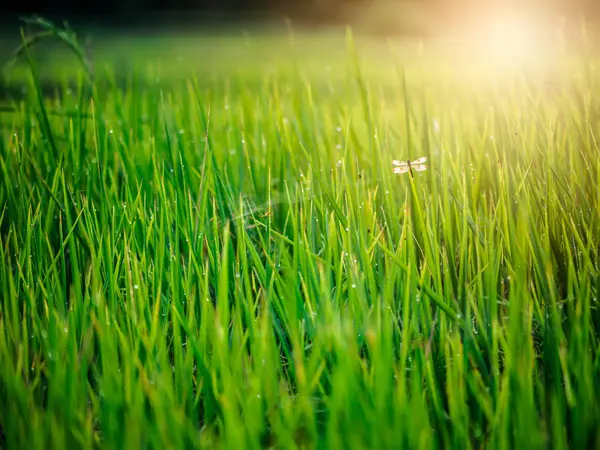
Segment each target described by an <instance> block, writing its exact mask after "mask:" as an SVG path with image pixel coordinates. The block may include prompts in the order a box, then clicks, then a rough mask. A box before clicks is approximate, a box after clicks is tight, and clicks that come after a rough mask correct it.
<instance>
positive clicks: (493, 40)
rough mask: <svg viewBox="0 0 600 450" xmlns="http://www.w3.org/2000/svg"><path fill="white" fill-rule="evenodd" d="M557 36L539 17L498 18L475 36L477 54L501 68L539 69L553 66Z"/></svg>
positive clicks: (487, 21) (482, 25)
mask: <svg viewBox="0 0 600 450" xmlns="http://www.w3.org/2000/svg"><path fill="white" fill-rule="evenodd" d="M556 37H557V34H556V33H552V29H551V28H550V27H548V26H547V24H546V23H545V22H544V21H543V20H539V19H538V20H536V18H535V17H531V16H529V17H511V16H496V17H493V18H490V19H488V20H486V21H483V22H482V23H481V24H480V25H479V26H478V27H477V29H476V30H475V33H474V36H472V39H473V41H472V43H473V44H474V46H475V49H476V53H477V54H478V55H479V56H480V57H481V58H482V60H483V61H486V62H488V63H491V64H492V65H494V66H495V67H497V68H499V69H500V68H510V67H515V66H519V67H522V66H529V67H535V66H539V65H545V64H546V63H548V62H549V56H550V53H551V52H555V51H556V50H557V49H558V47H557V45H556V44H557V43H558V42H557V41H556Z"/></svg>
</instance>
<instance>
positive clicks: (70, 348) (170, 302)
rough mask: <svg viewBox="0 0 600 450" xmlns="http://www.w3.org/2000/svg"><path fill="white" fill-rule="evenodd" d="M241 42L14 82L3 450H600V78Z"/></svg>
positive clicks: (37, 61) (6, 206) (0, 164)
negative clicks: (421, 167) (400, 162)
mask: <svg viewBox="0 0 600 450" xmlns="http://www.w3.org/2000/svg"><path fill="white" fill-rule="evenodd" d="M236 34H237V36H235V35H236ZM239 34H240V33H236V32H233V33H232V36H233V37H231V35H227V34H226V33H224V34H222V35H220V36H215V37H210V36H206V37H187V38H186V37H181V36H178V37H173V38H168V37H155V38H154V39H155V40H152V39H150V38H148V37H144V38H135V37H130V38H127V37H123V36H108V37H107V36H104V37H103V38H102V39H101V40H100V42H96V44H95V45H94V46H93V49H94V52H93V55H92V61H93V76H94V78H93V85H92V86H91V96H92V98H90V96H89V94H90V92H89V91H88V90H87V84H86V82H85V73H84V72H83V70H82V69H81V67H80V66H79V65H78V64H77V62H76V58H75V57H74V56H73V55H72V54H69V53H68V52H61V51H59V50H58V48H60V47H57V46H52V47H51V48H53V49H54V50H53V51H52V52H50V51H45V52H44V51H43V48H42V47H38V48H37V49H36V48H31V49H29V50H28V51H27V52H25V53H24V54H23V55H22V59H21V61H22V63H21V64H18V65H17V66H15V67H13V70H12V71H11V72H10V73H8V74H7V78H6V80H5V86H14V85H17V86H25V89H22V90H19V91H11V92H10V93H9V94H10V95H7V96H6V98H5V104H6V105H8V106H7V109H6V110H5V111H4V112H3V113H2V114H1V115H0V123H1V126H2V135H1V137H0V172H1V173H2V176H1V177H0V205H1V208H0V233H1V236H2V241H1V242H2V245H1V248H0V253H1V257H0V292H2V295H1V296H0V305H1V306H0V359H1V360H2V364H0V439H2V441H0V442H1V445H2V446H5V447H7V448H41V447H44V448H46V447H51V448H64V447H67V446H68V447H76V448H78V447H83V448H95V447H100V446H102V447H106V448H124V447H127V448H138V447H139V448H163V447H169V448H196V447H202V448H204V447H230V448H262V447H275V448H294V447H305V448H442V447H443V448H461V449H463V448H481V447H486V448H594V447H598V446H600V434H599V433H598V431H597V423H598V420H599V419H600V408H599V406H598V404H599V402H598V394H597V392H596V389H598V387H599V381H600V378H599V375H600V357H599V355H600V352H599V349H598V337H597V336H598V334H597V329H598V326H599V325H600V323H599V318H600V316H599V312H598V304H597V298H598V295H599V291H600V277H599V273H598V270H599V266H598V263H599V262H598V252H599V251H600V246H599V243H598V240H599V237H600V190H599V189H598V185H599V182H600V151H599V149H598V146H597V138H596V136H597V133H598V130H599V126H600V123H599V114H600V108H599V107H598V101H597V99H596V97H595V95H594V92H596V91H597V88H598V80H597V76H596V75H595V69H594V68H595V64H596V60H595V59H593V58H592V57H589V56H588V57H586V58H581V55H579V54H577V53H572V54H566V55H565V54H563V55H562V56H560V58H558V57H557V58H554V59H552V60H551V62H550V63H547V64H545V65H543V66H540V65H534V64H532V66H534V69H537V70H533V71H532V70H531V67H529V68H527V69H528V70H525V69H523V67H498V66H497V65H496V66H493V65H490V61H489V60H477V61H474V60H473V59H469V57H470V55H472V53H469V51H466V52H465V51H463V50H462V49H458V51H455V52H453V53H452V52H448V51H446V50H444V48H443V47H437V48H432V47H430V46H428V45H425V47H424V48H423V46H422V44H419V43H418V42H416V43H411V42H400V43H399V42H393V41H390V42H388V43H385V42H383V41H380V40H367V39H360V38H358V39H356V42H355V41H354V39H353V38H352V35H351V34H348V35H344V34H343V33H342V34H340V33H339V32H335V33H333V32H332V33H331V34H318V33H311V34H307V35H304V34H302V33H294V34H293V35H290V34H285V33H279V34H272V35H269V34H268V33H265V34H262V35H261V34H260V33H258V32H257V33H256V34H254V35H253V34H252V33H249V34H248V35H247V36H246V38H244V37H243V36H241V37H240V36H239ZM252 36H255V37H252ZM446 49H447V47H446ZM455 50H456V49H455ZM521 69H523V70H521ZM17 93H18V95H17ZM420 156H427V157H428V158H429V161H428V170H427V171H426V172H423V173H420V174H418V175H417V176H415V178H414V179H412V178H410V177H408V176H404V177H399V176H394V175H393V174H392V173H391V161H392V159H407V158H417V157H420Z"/></svg>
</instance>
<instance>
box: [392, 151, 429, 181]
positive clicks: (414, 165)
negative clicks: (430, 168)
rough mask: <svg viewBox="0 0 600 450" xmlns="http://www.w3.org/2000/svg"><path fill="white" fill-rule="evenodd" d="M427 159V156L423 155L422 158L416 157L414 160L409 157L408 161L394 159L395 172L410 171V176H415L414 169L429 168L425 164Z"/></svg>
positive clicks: (416, 170)
mask: <svg viewBox="0 0 600 450" xmlns="http://www.w3.org/2000/svg"><path fill="white" fill-rule="evenodd" d="M426 161H427V157H425V156H423V157H422V158H419V159H415V160H414V161H411V160H410V159H407V160H406V161H398V160H393V161H392V164H393V165H394V166H396V167H394V169H393V170H394V173H397V174H401V173H407V172H408V173H410V176H411V177H412V176H413V170H414V171H415V172H422V171H424V170H427V166H426V165H425V162H426Z"/></svg>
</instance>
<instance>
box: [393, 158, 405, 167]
mask: <svg viewBox="0 0 600 450" xmlns="http://www.w3.org/2000/svg"><path fill="white" fill-rule="evenodd" d="M392 164H393V165H395V166H406V165H407V164H406V161H398V160H397V159H395V160H393V161H392Z"/></svg>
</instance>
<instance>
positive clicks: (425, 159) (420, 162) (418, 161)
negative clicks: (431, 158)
mask: <svg viewBox="0 0 600 450" xmlns="http://www.w3.org/2000/svg"><path fill="white" fill-rule="evenodd" d="M425 161H427V157H426V156H423V157H422V158H419V159H415V160H414V161H413V162H411V163H410V164H411V165H415V164H423V163H424V162H425Z"/></svg>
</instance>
